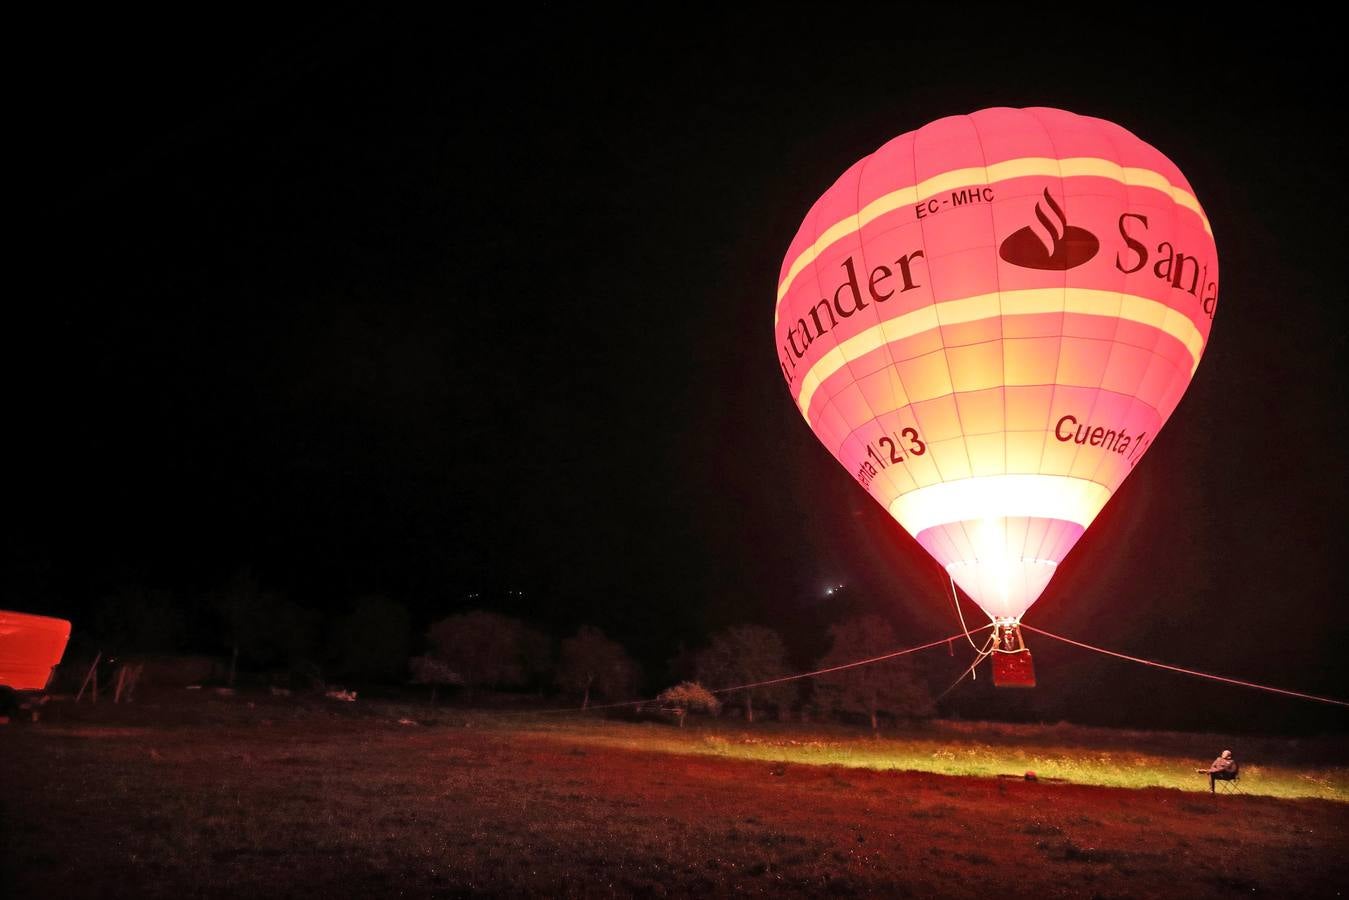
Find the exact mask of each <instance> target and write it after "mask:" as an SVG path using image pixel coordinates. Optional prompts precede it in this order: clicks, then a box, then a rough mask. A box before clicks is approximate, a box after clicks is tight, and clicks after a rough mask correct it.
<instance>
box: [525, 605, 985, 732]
mask: <svg viewBox="0 0 1349 900" xmlns="http://www.w3.org/2000/svg"><path fill="white" fill-rule="evenodd" d="M992 627H993V623H992V622H990V623H989V624H987V625H984V626H982V627H980V628H976V629H974V631H973V632H970V631H967V632H965V636H966V637H968V636H969V635H970V634H978V633H979V632H981V631H984V630H985V629H988V628H992ZM958 637H960V635H958V634H953V635H951V636H950V637H944V638H942V639H941V640H939V641H932V642H930V643H927V644H919V645H918V646H916V647H905V648H904V649H903V650H894V651H892V652H890V653H882V654H881V655H880V656H872V657H869V658H867V659H859V660H854V661H853V662H849V663H843V664H841V665H837V666H829V667H827V668H824V669H816V670H814V671H812V672H798V673H796V674H795V675H782V676H780V677H778V678H769V679H767V680H765V681H754V682H751V683H749V684H737V685H735V686H733V687H724V688H717V689H716V690H712V691H708V693H709V694H727V693H730V692H731V691H744V690H748V689H749V688H756V687H766V686H767V685H770V684H782V683H783V682H786V681H799V680H800V679H802V678H814V677H816V676H817V675H827V674H829V673H830V672H842V671H843V670H844V669H855V668H857V667H858V666H869V665H871V664H872V663H878V662H884V661H885V660H887V659H895V658H897V657H900V656H907V655H909V654H910V653H921V652H922V651H924V650H931V649H932V648H933V647H940V646H941V645H942V644H946V643H950V642H951V641H953V640H955V639H956V638H958ZM990 640H991V638H990ZM971 643H973V642H971ZM984 646H985V647H987V646H988V645H987V644H985V645H984ZM975 649H976V650H978V649H979V648H978V647H976V648H975ZM980 659H982V657H980ZM978 662H979V660H975V663H976V665H977V664H978ZM961 677H962V678H963V677H964V676H963V675H962V676H961ZM655 702H656V700H655V699H650V700H627V701H625V702H623V703H598V704H596V703H592V704H591V705H590V706H587V707H584V708H582V707H580V706H575V707H566V708H563V709H536V710H520V711H519V713H518V714H520V715H537V714H539V713H567V712H590V711H591V710H597V709H622V708H624V707H628V706H642V705H644V704H647V703H655Z"/></svg>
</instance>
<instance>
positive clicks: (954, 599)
mask: <svg viewBox="0 0 1349 900" xmlns="http://www.w3.org/2000/svg"><path fill="white" fill-rule="evenodd" d="M946 577H947V578H950V579H951V600H952V602H954V603H955V605H956V615H957V616H959V617H960V627H961V628H963V629H964V630H965V640H967V641H969V642H970V646H971V647H973V648H974V652H975V653H978V652H980V650H979V647H978V646H977V645H976V644H975V643H974V639H973V638H971V637H970V626H968V625H966V624H965V613H963V612H961V610H960V595H959V594H957V593H956V577H955V576H954V575H952V574H951V573H950V571H947V573H946ZM960 677H961V678H964V677H965V676H964V675H962V676H960Z"/></svg>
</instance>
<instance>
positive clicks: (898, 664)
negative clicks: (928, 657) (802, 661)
mask: <svg viewBox="0 0 1349 900" xmlns="http://www.w3.org/2000/svg"><path fill="white" fill-rule="evenodd" d="M829 635H830V637H831V639H832V640H833V644H832V646H831V647H830V648H829V652H828V653H827V654H826V655H825V657H824V658H823V659H821V660H820V662H819V667H820V668H822V669H823V668H828V667H830V666H839V665H844V664H846V663H850V662H856V661H857V660H861V659H868V658H870V657H873V656H882V655H884V654H885V653H888V652H890V651H892V650H894V649H895V644H896V639H895V632H894V629H892V628H891V627H890V623H889V622H886V621H885V620H884V619H882V618H880V617H879V616H862V617H860V618H856V619H849V620H847V621H845V622H840V623H838V624H837V625H834V626H832V627H831V628H830V629H829ZM817 691H818V695H819V697H820V699H821V701H822V702H823V703H824V704H825V705H826V706H828V707H829V708H831V709H832V710H833V711H834V712H836V713H851V714H861V715H865V716H866V717H867V718H868V720H869V721H870V722H871V731H872V733H873V734H876V733H878V732H879V728H880V724H879V722H878V720H877V717H878V716H879V715H880V714H881V713H888V714H890V715H894V716H903V717H921V716H928V715H931V714H932V695H931V693H930V692H929V691H928V688H927V685H926V684H924V682H923V680H922V678H921V677H920V676H919V673H918V671H917V667H916V665H915V663H914V661H913V660H912V658H910V657H906V656H905V657H898V658H895V659H889V660H884V661H882V662H877V663H870V664H868V665H865V666H856V667H854V668H851V669H844V670H842V671H839V672H830V673H829V674H827V675H821V676H820V677H819V679H818V681H817Z"/></svg>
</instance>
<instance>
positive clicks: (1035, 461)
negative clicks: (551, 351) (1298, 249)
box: [774, 108, 1218, 621]
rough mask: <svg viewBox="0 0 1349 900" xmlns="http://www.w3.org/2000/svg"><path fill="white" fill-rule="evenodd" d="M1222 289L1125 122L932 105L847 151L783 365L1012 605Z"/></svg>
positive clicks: (1212, 255)
mask: <svg viewBox="0 0 1349 900" xmlns="http://www.w3.org/2000/svg"><path fill="white" fill-rule="evenodd" d="M1217 302H1218V256H1217V249H1216V247H1215V245H1214V242H1213V232H1212V229H1211V227H1210V225H1209V221H1208V218H1207V217H1206V216H1205V215H1204V210H1203V208H1202V207H1201V206H1200V205H1199V201H1198V199H1196V197H1195V194H1194V191H1193V189H1191V187H1190V185H1189V183H1188V182H1187V181H1186V180H1185V176H1183V175H1182V174H1181V173H1180V170H1179V169H1178V168H1176V166H1175V165H1174V164H1173V163H1172V162H1171V161H1170V160H1168V159H1167V158H1166V157H1165V156H1163V155H1162V154H1161V153H1159V152H1158V151H1157V150H1155V149H1154V148H1152V147H1151V146H1149V145H1148V144H1146V143H1144V142H1143V141H1141V140H1139V139H1138V138H1137V137H1135V136H1134V135H1133V134H1131V133H1130V132H1128V131H1126V130H1125V129H1124V128H1121V127H1120V126H1118V125H1115V124H1112V123H1110V122H1107V121H1104V120H1102V119H1094V118H1088V117H1086V116H1079V115H1075V114H1073V113H1070V112H1065V111H1063V110H1058V109H1044V108H1034V109H1003V108H1000V109H985V110H980V111H979V112H975V113H972V114H970V115H967V116H952V117H950V118H946V119H939V120H938V121H936V122H932V123H931V124H929V125H925V126H924V127H922V128H920V129H918V130H917V131H913V132H910V133H908V134H903V135H900V136H899V137H897V138H895V139H894V140H892V141H890V142H889V143H887V144H885V146H883V147H881V148H880V149H879V150H877V151H876V152H875V153H872V154H871V155H870V156H867V157H865V158H864V159H862V160H859V161H858V162H857V163H856V164H854V165H853V166H852V167H851V168H850V169H848V171H847V172H845V173H843V175H842V177H840V178H839V179H838V181H837V182H835V184H834V185H833V187H831V188H830V189H829V190H828V191H826V192H825V193H824V196H822V197H820V199H819V200H818V201H816V203H815V205H814V206H813V207H812V208H811V210H810V212H809V214H808V215H807V216H806V219H805V221H804V222H803V223H802V224H801V228H800V230H799V231H798V233H797V235H796V238H795V239H794V240H793V241H792V243H791V247H790V248H789V249H788V251H787V256H786V258H785V259H784V260H783V264H782V274H781V277H780V278H779V281H778V300H777V307H776V312H775V316H774V331H775V339H776V345H777V352H778V357H779V361H780V363H781V366H782V375H783V377H784V378H785V379H786V381H787V384H788V386H789V389H790V391H791V395H792V398H793V400H795V402H796V404H797V406H798V407H799V409H800V410H801V414H802V415H803V416H805V418H806V421H807V422H808V423H809V425H810V427H811V429H812V430H813V431H814V432H815V434H816V436H817V437H819V439H820V440H821V441H822V442H823V443H824V445H825V446H826V447H828V448H829V451H830V452H831V453H833V454H834V456H835V457H836V458H837V459H838V461H839V462H840V463H842V464H843V466H844V467H845V468H846V469H847V470H848V471H849V472H850V473H852V475H853V476H854V477H855V478H856V479H857V480H858V482H860V483H861V485H862V486H863V487H864V488H865V489H866V490H867V491H869V492H870V493H871V495H872V496H873V497H875V498H876V500H877V501H878V502H879V503H880V504H881V505H882V506H884V507H885V508H886V509H887V510H888V511H889V512H890V514H891V515H892V516H893V517H894V518H895V519H896V520H897V521H898V522H899V523H900V524H901V525H902V526H904V528H905V529H907V530H908V531H909V533H910V534H912V535H913V536H914V537H915V538H916V539H917V540H918V542H919V543H920V544H921V545H922V546H923V548H924V549H926V550H927V552H928V553H930V554H931V555H932V556H933V557H934V558H935V559H936V560H937V561H938V562H939V563H941V564H942V566H943V567H945V569H946V570H947V572H949V573H950V575H951V577H952V578H953V579H954V580H955V581H956V582H957V583H958V584H959V585H960V586H961V587H962V588H963V589H964V590H965V592H966V593H967V594H969V595H970V597H972V598H973V599H974V600H975V602H977V603H978V604H979V606H980V607H982V608H983V610H984V611H985V612H986V613H988V615H989V616H990V618H992V619H994V620H995V621H1007V620H1011V621H1016V620H1019V619H1020V617H1021V615H1022V614H1023V613H1025V611H1026V609H1027V608H1028V607H1030V605H1031V604H1032V603H1034V602H1035V600H1036V599H1037V598H1038V597H1039V596H1040V594H1041V593H1042V592H1043V591H1044V589H1045V586H1046V585H1047V584H1048V583H1049V580H1050V579H1051V578H1052V577H1053V575H1054V571H1055V569H1056V567H1057V566H1058V565H1059V563H1060V562H1062V560H1063V558H1064V556H1065V555H1067V553H1068V551H1069V550H1071V549H1072V548H1073V546H1074V545H1075V544H1076V543H1077V541H1078V540H1079V539H1080V538H1081V537H1082V534H1083V532H1084V531H1085V530H1086V528H1087V527H1088V526H1089V525H1091V523H1092V521H1093V520H1094V519H1095V518H1096V516H1097V514H1098V513H1100V511H1101V509H1102V507H1104V506H1105V504H1106V503H1107V502H1108V501H1109V500H1110V497H1111V496H1112V495H1113V494H1114V492H1115V491H1116V489H1118V487H1119V485H1120V483H1121V482H1123V480H1124V478H1125V477H1126V476H1127V475H1128V474H1129V472H1130V471H1132V469H1133V467H1134V466H1135V465H1137V463H1138V461H1139V460H1140V459H1141V458H1142V457H1143V455H1144V454H1145V453H1146V452H1147V449H1148V447H1149V446H1150V445H1151V444H1152V442H1153V440H1154V439H1155V438H1156V436H1157V432H1158V431H1159V430H1160V429H1161V427H1162V425H1163V424H1165V422H1166V420H1167V418H1168V417H1170V415H1171V413H1172V411H1173V410H1174V409H1175V408H1176V404H1177V403H1178V402H1179V401H1180V398H1181V395H1182V394H1183V393H1184V392H1185V388H1186V387H1187V386H1188V385H1189V383H1190V378H1191V376H1192V375H1193V374H1194V371H1195V368H1196V367H1197V366H1198V365H1199V359H1200V357H1201V356H1202V355H1203V352H1204V347H1205V345H1206V344H1207V342H1208V336H1209V329H1210V327H1211V324H1212V320H1213V314H1214V311H1215V309H1216V307H1217Z"/></svg>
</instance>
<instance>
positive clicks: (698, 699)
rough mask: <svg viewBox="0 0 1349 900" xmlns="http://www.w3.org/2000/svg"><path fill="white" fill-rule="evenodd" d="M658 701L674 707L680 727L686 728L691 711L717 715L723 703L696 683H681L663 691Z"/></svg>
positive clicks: (657, 698)
mask: <svg viewBox="0 0 1349 900" xmlns="http://www.w3.org/2000/svg"><path fill="white" fill-rule="evenodd" d="M656 700H657V701H658V702H660V703H664V704H666V705H667V706H670V707H672V708H673V709H674V710H675V711H676V712H677V713H678V714H679V727H680V728H683V727H684V717H685V716H687V715H688V714H689V711H690V710H692V711H694V712H707V713H716V712H717V710H719V709H721V701H720V700H718V699H717V698H716V697H715V696H714V695H713V694H712V692H711V691H709V690H708V689H707V688H705V687H703V686H702V685H701V684H699V683H698V682H696V681H681V682H680V683H679V684H676V685H675V686H674V687H668V688H666V689H665V690H663V691H661V692H660V694H659V696H657V697H656Z"/></svg>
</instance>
